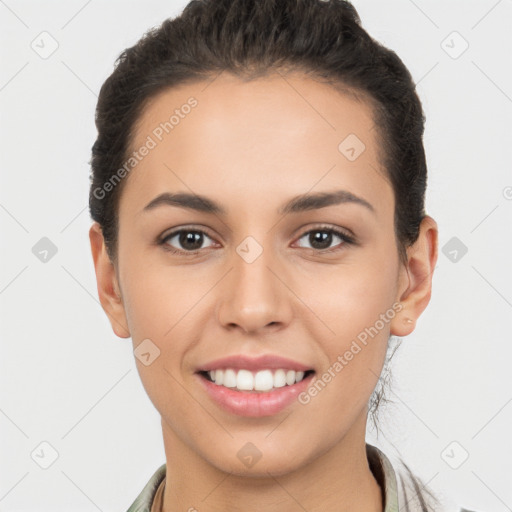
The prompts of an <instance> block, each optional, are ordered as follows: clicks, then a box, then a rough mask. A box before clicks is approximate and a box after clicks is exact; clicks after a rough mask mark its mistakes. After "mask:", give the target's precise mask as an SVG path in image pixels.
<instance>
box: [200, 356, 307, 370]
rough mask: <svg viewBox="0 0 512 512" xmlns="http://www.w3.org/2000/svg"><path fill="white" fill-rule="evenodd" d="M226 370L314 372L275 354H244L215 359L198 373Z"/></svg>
mask: <svg viewBox="0 0 512 512" xmlns="http://www.w3.org/2000/svg"><path fill="white" fill-rule="evenodd" d="M224 368H233V369H238V370H241V369H245V370H251V371H258V370H267V369H269V370H278V369H280V368H282V369H283V370H297V371H303V372H305V371H308V370H312V369H313V368H311V367H310V366H306V365H304V364H301V363H299V362H297V361H293V360H292V359H287V358H286V357H281V356H277V355H274V354H264V355H261V356H258V357H249V356H246V355H243V354H235V355H232V356H228V357H223V358H221V359H215V360H214V361H210V362H209V363H206V364H204V365H202V366H201V367H199V368H198V369H197V371H199V372H207V371H210V370H218V369H224Z"/></svg>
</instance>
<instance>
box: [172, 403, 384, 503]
mask: <svg viewBox="0 0 512 512" xmlns="http://www.w3.org/2000/svg"><path fill="white" fill-rule="evenodd" d="M364 413H365V414H364V416H361V417H360V418H359V419H358V421H357V422H356V423H358V425H353V427H354V428H353V429H352V430H351V431H349V432H347V434H346V435H345V436H343V437H342V439H340V441H339V442H338V443H337V444H336V445H335V446H333V447H332V448H331V449H329V450H328V451H327V452H326V453H323V454H322V455H320V456H319V457H317V458H316V459H314V460H312V461H311V462H309V463H308V464H307V465H302V466H301V467H299V468H298V469H296V470H293V471H290V472H287V473H285V474H282V475H279V476H272V475H270V473H269V476H268V477H266V476H261V477H250V476H249V477H248V476H239V475H235V474H233V473H228V472H224V471H222V470H220V469H219V468H217V467H215V466H213V465H212V464H210V463H209V462H208V461H207V460H205V459H203V458H201V457H199V456H198V454H197V453H196V452H194V451H192V450H191V449H190V447H189V446H187V445H186V444H185V443H183V442H182V441H181V439H179V438H178V437H177V436H176V435H175V433H174V432H173V431H172V430H171V429H170V428H169V426H168V425H166V424H165V423H164V421H162V430H163V434H164V435H163V437H164V446H165V452H166V460H167V473H166V485H165V491H164V497H163V508H162V512H178V511H179V512H183V511H190V512H194V511H195V512H197V511H201V512H226V511H229V512H242V511H243V512H278V511H279V512H298V511H303V510H307V511H308V512H349V511H353V510H361V511H364V512H383V510H384V508H383V495H382V490H381V488H380V486H379V484H378V482H377V481H376V480H375V477H374V475H373V473H372V472H371V470H370V468H369V465H368V459H367V456H366V443H365V437H364V433H365V431H366V430H365V428H364V429H362V430H361V428H360V427H361V424H362V425H363V426H364V427H366V411H364Z"/></svg>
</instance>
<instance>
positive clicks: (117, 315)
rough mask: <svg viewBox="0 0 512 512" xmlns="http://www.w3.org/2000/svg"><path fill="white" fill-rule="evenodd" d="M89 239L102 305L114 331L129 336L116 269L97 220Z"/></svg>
mask: <svg viewBox="0 0 512 512" xmlns="http://www.w3.org/2000/svg"><path fill="white" fill-rule="evenodd" d="M89 240H90V242H91V252H92V258H93V260H94V269H95V271H96V283H97V287H98V296H99V299H100V303H101V306H102V308H103V310H104V311H105V313H106V315H107V316H108V318H109V320H110V325H111V326H112V330H113V331H114V333H115V334H116V335H117V336H119V337H120V338H129V337H130V331H129V330H128V327H127V325H128V323H127V321H126V314H125V310H124V305H123V302H122V298H121V292H120V287H119V283H118V280H117V276H116V271H115V268H114V264H113V263H112V261H111V260H110V257H109V256H108V253H107V249H106V246H105V240H104V238H103V232H102V230H101V226H100V225H99V224H98V223H97V222H95V223H94V224H93V225H92V226H91V229H90V230H89Z"/></svg>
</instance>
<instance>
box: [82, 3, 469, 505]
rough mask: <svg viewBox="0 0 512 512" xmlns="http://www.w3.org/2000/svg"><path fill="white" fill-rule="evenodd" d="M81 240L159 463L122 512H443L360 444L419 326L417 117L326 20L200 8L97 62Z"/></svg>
mask: <svg viewBox="0 0 512 512" xmlns="http://www.w3.org/2000/svg"><path fill="white" fill-rule="evenodd" d="M96 124H97V128H98V138H97V140H96V143H95V144H94V146H93V151H92V153H93V154H92V160H91V164H92V184H91V191H90V211H91V215H92V218H93V220H94V221H95V222H94V224H93V226H92V227H91V230H90V242H91V248H92V254H93V259H94V265H95V270H96V277H97V284H98V293H99V297H100V300H101V304H102V306H103V308H104V310H105V313H106V314H107V315H108V317H109V319H110V322H111V325H112V329H113V330H114V332H115V333H116V334H117V335H118V336H120V337H123V338H127V337H131V338H132V340H133V346H134V354H135V356H136V364H137V367H138V371H139V374H140V377H141V380H142V382H143V385H144V387H145V390H146V391H147V393H148V396H149V397H150V399H151V401H152V403H153V404H154V406H155V407H156V409H157V410H158V412H159V413H160V415H161V418H162V432H163V440H164V446H165V455H166V464H164V465H162V466H161V467H160V468H159V469H158V470H157V471H156V472H155V474H154V475H153V476H152V478H151V479H150V481H149V482H148V484H147V485H146V487H145V488H144V489H143V490H142V492H141V493H140V494H139V496H138V497H137V498H136V500H135V502H134V503H133V505H132V506H131V507H130V509H129V512H135V511H151V512H156V511H164V512H175V511H178V510H180V511H183V510H189V511H194V510H199V511H201V512H202V511H214V510H224V511H228V510H233V511H234V510H244V511H246V512H247V511H256V510H258V511H261V510H265V511H274V510H280V511H283V510H284V511H295V510H307V511H310V512H313V511H322V512H330V511H333V512H334V511H337V512H339V511H349V510H350V511H353V510H364V511H368V512H370V511H371V512H382V511H385V512H391V511H397V510H411V511H416V510H422V511H424V510H429V511H431V510H432V511H433V510H436V511H441V510H442V511H448V510H450V511H451V510H453V511H459V510H464V509H461V508H460V507H457V506H454V505H453V503H449V501H448V500H445V499H444V498H441V497H440V496H434V495H433V493H431V492H430V491H429V490H428V488H427V487H425V486H424V484H423V483H422V482H421V481H420V480H419V479H418V478H417V477H415V476H414V475H413V474H412V473H411V472H410V471H409V470H408V468H407V466H406V465H405V464H404V463H403V462H402V461H400V463H392V462H391V460H390V459H389V458H388V457H387V456H386V455H385V454H384V453H383V452H382V451H380V450H379V449H378V448H377V447H375V446H372V445H370V444H368V443H366V441H365V432H366V423H367V417H368V412H369V409H370V408H371V404H378V402H379V399H380V397H381V396H380V394H379V393H377V395H376V394H375V391H374V390H375V388H376V385H377V383H378V379H379V375H380V374H381V372H382V369H383V367H384V365H385V362H386V355H387V354H388V352H389V347H390V339H391V336H406V335H408V334H410V333H411V332H412V331H413V330H414V327H415V323H416V320H417V319H418V317H419V316H420V315H421V313H422V312H423V311H424V309H425V308H426V306H427V304H428V302H429V300H430V294H431V284H432V273H433V270H434V267H435V264H436V260H437V225H436V222H435V221H434V220H433V219H432V218H431V217H430V216H428V215H426V213H425V209H424V197H425V187H426V163H425V155H424V149H423V142H422V135H423V129H424V117H423V112H422V107H421V104H420V101H419V99H418V97H417V95H416V92H415V86H414V82H413V81H412V78H411V75H410V73H409V72H408V70H407V69H406V68H405V66H404V64H403V63H402V61H401V60H400V59H399V58H398V57H397V56H396V55H395V54H394V53H393V52H392V51H390V50H388V49H386V48H384V47H383V46H381V45H380V44H379V43H377V42H376V41H374V40H373V39H371V38H370V36H369V35H368V34H367V33H366V32H365V31H364V30H363V29H362V28H361V26H360V20H359V17H358V14H357V12H356V11H355V9H354V7H353V6H352V5H350V4H349V3H348V2H344V1H341V0H334V1H332V0H331V1H325V2H324V1H320V0H280V1H278V2H277V1H270V0H259V1H258V0H234V1H233V0H202V1H193V2H190V4H189V5H188V6H187V7H186V9H185V10H184V12H183V13H182V14H181V16H179V17H177V18H175V19H172V20H171V19H169V20H166V21H164V23H163V24H162V25H161V26H160V27H159V28H158V29H154V30H151V31H148V32H147V33H146V34H145V35H144V37H143V38H142V39H141V40H140V41H139V42H138V43H137V44H136V45H135V46H133V47H132V48H129V49H127V50H125V51H124V52H123V53H122V55H121V56H120V58H119V59H118V62H117V66H116V69H115V70H114V72H113V73H112V75H111V76H110V77H109V78H108V79H107V80H106V82H105V83H104V85H103V87H102V89H101V92H100V96H99V100H98V106H97V114H96Z"/></svg>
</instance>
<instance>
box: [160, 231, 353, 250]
mask: <svg viewBox="0 0 512 512" xmlns="http://www.w3.org/2000/svg"><path fill="white" fill-rule="evenodd" d="M182 232H190V233H200V234H202V235H206V236H207V237H208V238H212V237H211V236H209V235H208V233H206V232H205V231H203V230H201V229H192V228H182V229H177V230H176V231H173V232H171V233H169V234H168V235H166V236H165V237H163V238H161V239H159V240H158V241H157V243H158V245H160V246H162V248H163V249H164V250H165V251H168V252H170V253H172V254H184V255H187V256H192V255H195V254H198V253H199V252H200V251H201V250H202V249H198V250H196V251H185V250H180V249H176V248H174V247H172V246H170V245H169V244H168V243H167V241H168V240H170V239H171V238H174V237H175V236H176V235H179V234H180V233H182ZM314 232H327V233H332V234H334V235H336V236H338V237H339V238H341V239H342V240H343V242H342V243H341V247H338V248H331V249H310V250H312V251H315V252H317V253H319V254H325V253H332V252H337V251H340V250H342V248H343V246H345V245H356V240H355V238H354V237H352V236H350V235H348V234H347V233H345V232H344V231H341V230H339V229H336V228H333V227H328V226H320V227H317V228H313V229H310V230H309V231H305V232H304V233H303V234H302V235H301V236H300V237H299V238H298V240H300V239H301V238H304V236H306V235H309V234H310V233H314ZM306 249H308V248H307V247H306Z"/></svg>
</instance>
